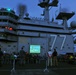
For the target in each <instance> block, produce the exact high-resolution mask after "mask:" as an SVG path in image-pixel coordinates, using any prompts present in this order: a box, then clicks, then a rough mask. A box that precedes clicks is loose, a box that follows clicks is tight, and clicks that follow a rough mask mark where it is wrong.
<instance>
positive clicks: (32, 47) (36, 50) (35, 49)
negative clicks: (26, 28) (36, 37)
mask: <svg viewBox="0 0 76 75" xmlns="http://www.w3.org/2000/svg"><path fill="white" fill-rule="evenodd" d="M30 53H40V45H30Z"/></svg>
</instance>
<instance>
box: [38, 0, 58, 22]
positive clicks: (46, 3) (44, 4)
mask: <svg viewBox="0 0 76 75" xmlns="http://www.w3.org/2000/svg"><path fill="white" fill-rule="evenodd" d="M57 4H58V0H52V2H51V3H50V0H39V4H38V6H40V7H41V8H44V11H43V14H42V16H44V20H46V21H49V7H50V6H51V7H57Z"/></svg>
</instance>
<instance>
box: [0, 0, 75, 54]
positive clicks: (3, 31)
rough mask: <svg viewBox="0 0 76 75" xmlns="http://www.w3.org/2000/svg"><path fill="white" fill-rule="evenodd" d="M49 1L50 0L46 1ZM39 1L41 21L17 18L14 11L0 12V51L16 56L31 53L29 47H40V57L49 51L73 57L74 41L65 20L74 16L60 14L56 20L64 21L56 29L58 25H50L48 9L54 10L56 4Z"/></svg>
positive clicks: (51, 23)
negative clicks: (52, 8)
mask: <svg viewBox="0 0 76 75" xmlns="http://www.w3.org/2000/svg"><path fill="white" fill-rule="evenodd" d="M48 1H49V0H48ZM48 1H47V0H43V1H41V2H40V3H39V4H38V6H40V7H41V8H44V14H43V15H44V19H37V18H30V17H29V16H28V14H27V16H26V17H23V18H22V17H21V18H20V17H19V16H17V15H16V14H15V12H14V10H11V9H7V8H1V9H0V48H1V50H2V51H6V52H8V53H12V52H19V51H20V50H21V48H22V47H23V48H24V51H25V52H28V53H30V45H40V53H39V55H44V54H45V53H46V52H47V51H49V50H52V51H53V50H54V48H56V50H57V52H58V54H61V53H74V39H73V36H72V31H71V30H69V28H68V25H67V20H69V19H70V18H71V17H72V16H73V15H74V14H75V13H74V12H70V13H69V12H68V13H67V12H59V14H58V15H57V16H56V19H60V20H63V23H62V24H61V25H59V24H58V23H57V22H54V21H49V7H50V6H52V7H54V6H55V7H57V4H58V0H56V1H57V2H52V3H49V2H48Z"/></svg>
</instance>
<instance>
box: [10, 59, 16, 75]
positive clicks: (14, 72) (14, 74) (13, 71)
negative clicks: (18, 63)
mask: <svg viewBox="0 0 76 75" xmlns="http://www.w3.org/2000/svg"><path fill="white" fill-rule="evenodd" d="M11 75H17V74H16V71H15V58H14V60H13V68H12V70H11Z"/></svg>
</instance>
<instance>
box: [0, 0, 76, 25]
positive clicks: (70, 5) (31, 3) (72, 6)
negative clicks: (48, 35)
mask: <svg viewBox="0 0 76 75" xmlns="http://www.w3.org/2000/svg"><path fill="white" fill-rule="evenodd" d="M50 1H51V0H50ZM19 3H22V4H25V5H26V6H27V12H28V13H29V16H32V17H41V14H42V12H43V9H42V8H40V7H39V6H37V5H38V3H39V0H0V8H2V7H3V8H11V9H14V10H15V12H16V13H17V6H18V4H19ZM60 4H61V8H67V10H68V11H75V12H76V0H59V4H58V5H59V6H58V7H57V8H56V7H54V8H52V9H51V10H50V17H51V16H53V17H55V14H53V13H55V11H56V10H58V9H59V7H60ZM75 18H76V15H75V16H74V17H72V18H71V19H70V20H69V21H68V23H70V22H71V21H72V20H75Z"/></svg>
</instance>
